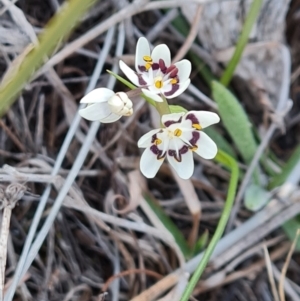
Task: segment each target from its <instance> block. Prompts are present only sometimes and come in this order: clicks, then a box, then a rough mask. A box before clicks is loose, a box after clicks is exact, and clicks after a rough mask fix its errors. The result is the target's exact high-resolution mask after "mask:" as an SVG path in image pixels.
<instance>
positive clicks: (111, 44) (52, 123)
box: [0, 0, 300, 301]
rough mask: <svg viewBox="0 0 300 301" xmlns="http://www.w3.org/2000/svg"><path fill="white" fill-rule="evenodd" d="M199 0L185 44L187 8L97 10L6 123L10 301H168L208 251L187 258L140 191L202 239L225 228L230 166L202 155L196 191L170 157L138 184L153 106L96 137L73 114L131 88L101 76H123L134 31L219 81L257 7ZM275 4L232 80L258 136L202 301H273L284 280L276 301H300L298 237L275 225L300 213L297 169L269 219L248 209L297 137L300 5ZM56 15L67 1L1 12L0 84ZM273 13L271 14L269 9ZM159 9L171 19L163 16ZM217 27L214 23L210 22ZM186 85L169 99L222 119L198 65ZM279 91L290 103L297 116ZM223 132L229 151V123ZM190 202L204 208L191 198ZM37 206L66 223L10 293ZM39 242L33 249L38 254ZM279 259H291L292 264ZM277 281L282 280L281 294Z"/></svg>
mask: <svg viewBox="0 0 300 301" xmlns="http://www.w3.org/2000/svg"><path fill="white" fill-rule="evenodd" d="M167 2H168V3H167ZM198 2H199V3H200V4H199V3H197V4H194V5H195V6H193V5H192V4H191V3H189V1H185V5H184V7H183V8H182V10H183V14H184V15H185V16H186V17H188V19H189V21H190V23H191V26H190V29H189V34H188V36H187V37H184V36H182V34H181V33H180V32H179V31H178V30H177V29H176V28H175V27H174V26H173V25H172V21H173V20H174V19H176V17H178V16H181V13H182V11H181V8H179V7H180V3H179V1H171V0H170V1H148V2H147V1H134V2H129V1H127V0H122V1H108V0H102V1H99V2H97V3H96V5H95V6H94V8H93V9H91V10H90V12H89V13H88V14H87V15H86V16H85V17H84V18H83V20H82V22H81V24H80V26H79V27H78V28H77V29H75V30H74V32H73V33H72V34H71V35H70V37H69V39H68V41H62V43H61V45H58V47H57V50H56V53H55V54H54V55H53V56H52V58H50V59H49V60H47V61H46V62H45V65H44V66H43V67H42V68H41V70H40V71H39V72H38V73H37V75H36V77H35V79H34V80H33V81H32V82H30V83H28V85H27V86H26V87H25V88H24V91H23V93H22V95H20V96H19V98H18V100H17V102H16V103H15V104H14V105H13V106H12V107H11V108H10V110H9V111H8V112H7V114H6V115H5V116H4V117H3V118H2V119H1V120H0V162H1V166H2V168H1V169H0V180H1V183H3V185H5V187H6V188H3V189H2V188H1V200H0V201H1V209H3V212H2V216H1V220H2V228H1V237H0V248H1V249H0V251H1V255H0V259H1V270H0V295H1V296H2V292H3V290H4V295H5V297H4V300H5V301H10V300H12V296H13V295H14V300H24V301H25V300H53V301H55V300H64V301H67V300H86V301H88V300H93V301H104V300H105V301H109V300H114V301H117V300H125V301H127V300H134V301H146V300H147V301H150V300H164V301H166V300H172V301H174V300H176V297H174V296H176V295H178V294H180V293H182V290H183V289H184V286H185V284H186V282H187V277H188V274H189V273H192V272H193V271H194V268H195V265H196V263H197V262H198V261H199V258H201V256H202V253H201V252H200V251H199V255H197V256H195V257H194V258H190V259H189V260H186V259H185V258H184V255H183V254H182V251H181V250H180V249H179V248H178V245H177V244H176V242H175V241H174V239H173V237H172V236H171V235H170V233H169V231H168V230H167V229H166V227H165V226H164V225H163V224H162V222H161V221H160V220H159V218H157V216H156V215H155V214H154V213H153V210H152V209H151V207H150V206H149V205H148V203H147V202H146V201H145V199H144V195H143V193H144V192H145V191H146V192H147V193H149V194H150V195H151V197H152V198H153V199H154V200H156V201H157V202H158V203H159V204H160V205H161V207H162V208H163V210H164V212H165V213H166V214H167V215H168V216H169V217H170V218H171V219H172V221H173V222H174V223H175V224H176V226H177V227H178V228H179V229H180V231H181V232H182V234H183V236H184V237H185V238H186V240H188V242H189V244H190V245H194V243H195V241H196V240H197V239H198V238H199V237H205V235H207V233H208V237H209V238H211V236H212V234H213V233H214V230H215V229H216V226H217V223H218V220H219V218H220V215H221V212H222V208H223V205H224V199H225V196H226V192H227V186H228V181H229V176H230V174H229V172H227V171H226V170H224V169H223V168H221V166H219V165H218V164H216V163H214V162H213V161H204V160H202V159H197V161H195V173H194V175H193V177H192V178H191V179H190V180H189V181H188V182H182V181H181V179H180V178H178V177H177V176H176V175H174V174H173V172H172V170H171V169H170V168H169V166H168V165H167V164H166V163H164V164H163V165H162V167H161V169H160V171H159V174H158V176H157V177H156V178H154V179H152V180H147V181H145V179H144V178H143V177H142V176H141V174H140V172H139V171H138V166H139V160H140V156H141V152H140V151H139V149H138V147H137V145H136V141H137V140H138V139H139V138H140V137H141V136H142V135H143V134H144V133H146V132H148V131H149V130H150V129H152V128H153V127H155V126H156V125H157V123H158V122H159V120H158V118H157V116H156V115H155V113H154V112H153V111H151V108H149V106H147V104H146V102H145V101H144V100H142V99H133V108H134V112H133V115H132V116H130V117H129V118H127V119H124V118H122V119H121V121H118V122H116V123H113V124H110V125H105V124H101V127H100V128H99V125H97V124H92V125H90V124H89V123H88V122H87V121H86V120H84V119H80V118H79V116H78V115H76V112H77V109H78V106H79V101H80V99H81V98H82V97H83V95H85V94H86V92H89V91H91V90H92V89H93V88H95V87H107V88H108V89H111V90H112V89H114V91H118V89H119V90H120V91H121V90H122V89H124V87H123V85H122V84H121V83H116V82H115V80H114V79H113V78H112V77H111V76H110V75H108V74H107V73H106V72H105V70H106V69H111V70H113V71H115V72H118V70H117V64H118V60H119V59H122V60H123V61H125V63H126V64H128V65H131V66H132V65H133V62H134V58H133V55H134V50H135V44H136V41H137V39H138V37H140V36H145V37H147V39H148V40H149V41H150V42H151V43H153V44H154V45H157V44H161V43H166V44H167V45H168V46H169V48H170V49H171V52H172V55H173V57H174V58H176V61H178V60H180V59H182V58H184V57H186V56H187V55H188V54H187V52H188V51H189V50H190V49H191V50H192V51H193V52H194V53H195V54H197V56H198V57H200V58H201V59H202V61H203V65H204V64H206V65H207V66H208V67H209V68H210V69H211V71H212V73H214V75H215V76H217V77H218V76H220V75H221V73H222V70H223V69H224V67H225V65H226V62H227V61H228V59H229V58H230V57H231V55H232V53H233V50H234V49H233V47H234V46H235V43H236V41H237V37H238V33H239V32H240V30H241V28H240V26H241V24H242V23H243V22H242V21H241V20H243V18H244V15H245V12H246V11H247V10H248V8H249V4H250V2H251V1H242V2H243V3H242V4H239V1H230V0H224V1H221V2H222V3H219V4H218V3H209V2H213V1H209V0H207V1H198ZM276 3H277V5H274V7H272V4H271V2H270V1H264V4H263V5H264V6H263V7H264V9H263V11H262V15H261V17H260V19H259V24H258V27H256V30H255V31H254V32H253V36H252V40H251V41H250V43H249V44H248V45H247V47H246V49H245V53H244V56H243V59H242V62H241V64H240V65H239V67H238V69H237V71H236V74H237V76H236V77H235V78H234V80H233V84H232V89H233V90H234V91H235V92H236V94H237V95H238V96H239V99H240V100H241V101H242V104H243V106H244V107H245V109H246V112H247V114H248V116H249V118H250V120H251V121H252V123H253V125H254V126H255V127H256V128H255V130H256V132H257V135H258V137H260V138H261V139H260V141H261V142H260V145H259V147H258V148H257V152H256V155H255V157H254V158H253V160H252V162H251V163H250V164H249V165H247V166H245V165H244V164H242V163H241V164H240V167H241V170H242V171H243V177H242V178H241V181H240V185H239V190H238V195H237V198H236V203H235V204H236V205H235V207H234V210H233V213H232V217H231V220H230V224H229V226H228V229H227V233H226V234H225V235H224V237H223V238H222V240H221V241H220V242H219V244H218V246H217V248H216V251H215V253H214V255H213V256H212V258H211V261H210V264H209V266H208V267H207V269H206V271H205V274H204V275H203V277H202V279H201V281H200V282H199V283H198V286H197V287H196V289H195V291H194V297H193V300H211V301H213V300H222V301H226V300H239V301H243V300H259V301H265V300H266V301H267V300H275V299H274V297H273V293H274V286H275V288H276V289H277V288H278V283H280V290H279V300H281V301H283V300H300V297H299V296H300V287H299V283H300V276H299V275H300V258H299V254H298V253H294V255H292V253H291V252H290V250H291V242H290V241H289V239H288V238H287V237H286V236H285V235H283V231H282V229H281V228H280V226H281V225H282V224H283V223H284V222H285V221H287V220H289V219H291V218H293V217H295V216H296V215H297V214H298V213H299V212H300V202H299V197H300V195H299V192H300V190H299V174H300V172H299V166H298V168H296V169H295V173H294V174H292V175H291V176H290V177H289V178H288V179H287V181H286V183H285V184H284V185H282V186H281V187H280V188H278V189H277V190H276V191H272V193H273V194H272V198H271V201H270V202H269V204H268V205H267V206H266V207H264V208H262V210H260V211H258V212H255V213H253V212H250V211H248V210H247V209H245V207H244V206H243V203H242V200H243V196H244V192H245V189H246V187H247V186H248V184H249V181H250V179H251V175H252V173H253V172H254V171H255V169H256V168H257V166H258V162H259V161H261V155H262V154H263V153H264V151H265V150H267V151H270V152H274V156H276V157H277V158H278V160H277V162H276V164H275V163H274V162H273V161H272V162H269V161H268V160H269V159H267V161H268V162H269V165H268V166H269V167H270V169H271V170H272V171H273V172H274V173H278V172H280V170H281V167H282V166H283V165H284V164H285V163H286V162H287V159H288V158H289V157H290V155H291V153H292V152H293V150H294V149H295V147H296V146H297V145H299V141H300V134H299V133H300V128H299V119H300V114H299V104H298V102H297V100H298V99H299V91H300V90H299V87H298V84H300V78H299V74H300V71H299V70H300V69H299V50H300V43H299V33H298V31H299V28H300V27H299V12H298V11H299V7H300V1H299V0H292V1H279V0H278V1H277V2H276ZM61 5H62V1H58V0H47V1H35V0H30V1H25V0H19V1H8V0H5V1H4V0H2V1H1V2H0V72H1V76H2V75H4V73H5V70H6V69H7V68H9V67H10V65H11V63H12V61H13V60H14V58H16V57H17V56H18V55H19V54H20V53H22V51H24V49H25V48H26V46H27V47H29V48H28V51H30V46H28V45H30V43H35V42H36V36H37V35H38V34H39V33H40V32H41V31H42V30H43V28H44V26H45V25H46V24H47V22H48V21H49V19H50V18H51V16H53V15H54V14H55V13H56V11H57V10H59V8H60V6H61ZM233 5H234V8H233ZM244 5H245V6H244ZM268 5H269V7H271V11H272V12H274V14H271V13H268V12H269V10H268V9H267V7H268ZM280 5H281V6H280ZM166 7H168V8H169V10H168V11H167V12H166V11H164V10H163V9H164V8H166ZM195 7H196V8H195ZM216 7H217V8H216ZM191 10H192V11H193V14H192V13H189V12H190V11H191ZM216 11H217V12H218V13H217V14H216V15H214V13H215V12H216ZM230 12H231V13H232V14H235V13H236V12H238V13H236V15H238V18H236V19H234V18H233V19H232V15H230ZM286 12H287V14H286ZM272 17H273V19H272ZM215 18H219V19H218V22H213V24H211V22H212V21H211V20H214V19H215ZM284 18H286V19H285V20H284ZM228 20H234V22H233V23H231V22H229V21H228ZM278 20H280V26H279V25H278V23H276V22H279V21H278ZM275 21H276V22H275ZM274 22H275V23H274ZM220 24H221V25H220ZM224 24H231V25H232V28H228V26H225V25H224ZM283 24H285V28H286V31H285V32H284V26H281V25H283ZM212 25H213V26H212ZM223 25H224V26H223ZM277 25H278V26H277ZM279 27H280V28H279ZM261 28H262V30H260V29H261ZM228 29H230V30H232V31H233V34H232V32H231V31H228ZM273 29H274V30H273ZM275 29H276V30H275ZM197 34H198V37H197V38H198V40H197V42H195V37H196V35H197ZM285 40H286V41H287V43H288V45H285V44H284V43H283V41H285ZM198 42H200V43H198ZM200 45H201V46H200ZM288 47H289V48H290V49H288ZM178 49H179V51H178ZM290 56H291V63H290V62H289V58H290ZM257 64H258V66H259V68H258V69H256V67H255V66H257ZM195 67H198V68H200V69H201V68H202V67H203V66H195ZM257 75H258V76H257ZM191 78H192V83H193V84H192V85H191V86H190V87H189V88H188V90H187V92H186V93H185V94H182V95H181V96H180V97H178V98H177V102H176V104H178V103H179V104H182V105H184V106H185V107H187V108H188V109H189V110H212V111H216V110H217V106H216V103H215V102H214V101H213V100H211V95H210V90H209V88H208V86H207V85H206V84H205V81H204V80H203V78H202V77H201V76H200V75H199V73H197V72H196V71H195V72H193V73H192V76H191ZM114 86H115V87H116V88H114ZM200 90H201V91H202V92H201V91H200ZM286 95H289V97H290V98H291V99H292V100H293V108H292V109H291V110H290V111H289V110H288V109H289V103H288V98H287V97H285V96H286ZM174 104H175V102H174ZM283 125H284V127H283ZM78 126H79V127H78ZM77 127H78V129H77ZM217 130H218V131H219V133H221V134H222V135H223V136H224V137H225V139H226V140H227V141H229V142H230V143H231V140H230V138H229V137H228V136H227V134H224V133H225V131H224V128H223V127H222V125H219V126H218V127H217ZM66 141H67V142H66ZM89 145H90V146H89ZM81 164H83V165H82V167H81ZM296 167H297V166H296ZM75 170H76V172H74V171H75ZM18 183H19V184H18ZM25 186H26V193H24V192H25ZM12 187H14V188H16V187H17V190H18V189H20V190H18V191H20V194H18V195H17V197H16V198H12V196H11V195H10V196H9V197H8V193H9V188H12ZM23 194H24V195H23ZM19 199H21V200H20V201H19V203H18V205H17V206H16V207H15V208H14V209H13V211H11V210H12V208H11V207H10V206H8V207H7V206H6V202H7V201H10V200H13V202H14V203H15V202H16V201H17V200H19ZM191 199H193V200H196V202H194V203H193V204H198V206H196V207H195V206H194V205H193V204H191V203H189V202H187V201H189V200H191ZM58 201H59V202H60V204H59V202H58ZM61 204H62V206H60V205H61ZM2 206H3V208H2ZM43 206H44V208H43ZM39 210H40V219H38V222H37V223H36V227H37V228H38V230H40V228H42V223H43V222H45V221H46V220H47V218H48V217H49V216H50V214H51V212H52V210H56V211H57V215H56V216H55V217H56V218H55V220H54V223H53V225H52V222H53V221H52V222H51V221H50V220H49V223H50V222H51V225H52V226H51V230H50V231H49V233H48V232H47V233H46V234H45V236H46V235H47V238H46V240H45V241H44V242H43V243H42V246H41V248H40V250H39V252H38V255H37V256H34V257H33V258H30V256H29V257H28V256H27V258H25V259H26V260H25V259H24V260H25V261H24V262H23V263H22V265H23V267H24V269H23V270H22V266H21V267H20V272H22V273H21V274H20V284H19V285H18V288H17V290H16V293H15V294H14V292H12V291H10V290H11V288H12V287H14V286H15V287H16V286H17V283H14V281H15V279H14V275H15V273H16V271H17V270H18V268H19V266H18V265H19V264H20V259H21V258H23V257H21V254H22V252H24V248H25V247H26V240H27V239H28V237H29V238H30V228H31V227H32V225H33V224H34V223H35V222H34V219H35V216H36V212H37V211H39ZM10 214H12V215H11V218H10ZM9 220H10V223H9V222H8V221H9ZM3 224H4V226H3ZM9 225H10V226H9ZM8 226H9V228H8ZM8 231H9V233H10V235H8ZM35 238H36V236H35V235H34V236H33V237H31V239H35ZM209 238H208V239H209ZM38 240H39V237H37V240H34V243H36V246H38V243H39V241H38ZM204 246H205V242H204V243H203V246H202V248H203V247H204ZM264 246H266V248H267V249H268V254H269V255H268V258H269V260H268V264H267V266H268V269H269V271H272V273H273V274H272V275H273V278H272V281H270V280H269V276H268V270H267V268H266V261H265V258H264V253H263V249H264ZM25 249H26V248H25ZM38 249H39V248H38ZM6 250H7V264H6V258H5V257H6V252H3V251H6ZM202 250H203V249H202ZM28 251H29V246H27V252H28ZM4 253H5V255H4ZM31 262H32V263H31ZM286 262H289V263H290V265H289V267H288V268H286V266H287V264H286ZM5 264H6V267H5ZM181 268H183V270H182V269H181ZM282 270H283V271H284V273H282V274H281V272H280V271H282ZM4 271H5V275H4ZM281 275H285V277H284V278H285V284H283V282H282V280H281ZM4 280H5V283H4ZM272 283H273V284H272ZM164 293H165V295H164ZM283 295H285V299H284V297H282V296H283ZM245 296H246V297H245ZM9 298H10V299H9ZM0 300H2V299H1V297H0Z"/></svg>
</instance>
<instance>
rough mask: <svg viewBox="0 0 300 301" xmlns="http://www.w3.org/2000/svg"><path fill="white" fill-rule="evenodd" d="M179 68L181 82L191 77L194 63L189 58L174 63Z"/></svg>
mask: <svg viewBox="0 0 300 301" xmlns="http://www.w3.org/2000/svg"><path fill="white" fill-rule="evenodd" d="M174 65H175V66H176V67H177V69H178V77H179V82H180V83H182V82H185V81H186V80H187V79H189V78H190V75H191V71H192V64H191V62H190V61H188V60H182V61H179V62H177V63H175V64H174Z"/></svg>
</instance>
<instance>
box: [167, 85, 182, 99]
mask: <svg viewBox="0 0 300 301" xmlns="http://www.w3.org/2000/svg"><path fill="white" fill-rule="evenodd" d="M178 89H179V85H177V84H174V85H172V89H171V91H168V92H164V95H165V96H166V97H168V96H171V95H173V94H174V93H175V92H176V91H177V90H178Z"/></svg>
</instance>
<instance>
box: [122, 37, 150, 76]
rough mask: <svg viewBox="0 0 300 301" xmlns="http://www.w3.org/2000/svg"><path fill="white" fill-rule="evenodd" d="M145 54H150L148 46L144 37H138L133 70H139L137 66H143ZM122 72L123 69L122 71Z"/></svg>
mask: <svg viewBox="0 0 300 301" xmlns="http://www.w3.org/2000/svg"><path fill="white" fill-rule="evenodd" d="M145 55H147V56H150V46H149V43H148V41H147V39H146V38H144V37H141V38H139V40H138V42H137V44H136V52H135V70H136V71H137V72H139V73H140V72H141V71H140V70H139V68H138V67H139V66H145V61H144V59H143V57H144V56H145ZM123 72H124V71H123Z"/></svg>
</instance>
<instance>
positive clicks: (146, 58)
mask: <svg viewBox="0 0 300 301" xmlns="http://www.w3.org/2000/svg"><path fill="white" fill-rule="evenodd" d="M143 60H144V61H145V62H146V64H145V68H146V70H147V71H148V70H149V69H150V68H151V67H152V65H153V61H152V58H151V56H149V55H144V56H143Z"/></svg>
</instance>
